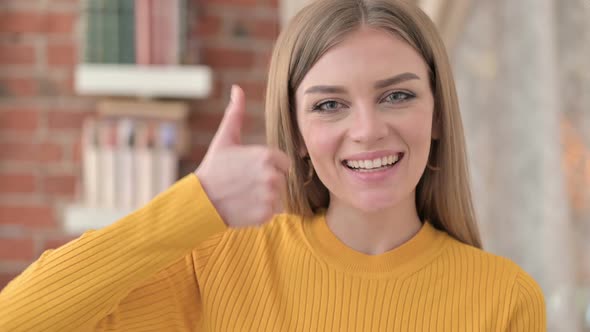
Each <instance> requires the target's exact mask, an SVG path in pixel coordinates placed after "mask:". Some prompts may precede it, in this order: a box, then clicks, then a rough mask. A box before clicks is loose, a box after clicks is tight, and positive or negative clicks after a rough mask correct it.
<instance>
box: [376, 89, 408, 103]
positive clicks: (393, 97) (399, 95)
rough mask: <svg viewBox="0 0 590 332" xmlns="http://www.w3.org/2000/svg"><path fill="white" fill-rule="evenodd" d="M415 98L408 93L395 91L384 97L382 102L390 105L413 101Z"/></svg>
mask: <svg viewBox="0 0 590 332" xmlns="http://www.w3.org/2000/svg"><path fill="white" fill-rule="evenodd" d="M415 97H416V96H415V95H414V94H412V93H409V92H404V91H395V92H393V93H390V94H389V95H387V97H385V98H384V99H383V100H384V101H385V102H388V103H391V104H397V103H403V102H406V101H409V100H411V99H414V98H415Z"/></svg>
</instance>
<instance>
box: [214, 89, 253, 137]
mask: <svg viewBox="0 0 590 332" xmlns="http://www.w3.org/2000/svg"><path fill="white" fill-rule="evenodd" d="M245 114H246V100H245V96H244V91H243V90H242V88H240V87H239V86H238V85H232V87H231V97H230V102H229V104H228V105H227V107H226V108H225V115H224V116H223V119H222V120H221V123H220V124H219V128H217V132H216V133H215V137H214V138H213V141H212V143H211V145H213V146H216V147H219V146H230V145H238V144H240V143H241V134H242V124H243V122H244V116H245Z"/></svg>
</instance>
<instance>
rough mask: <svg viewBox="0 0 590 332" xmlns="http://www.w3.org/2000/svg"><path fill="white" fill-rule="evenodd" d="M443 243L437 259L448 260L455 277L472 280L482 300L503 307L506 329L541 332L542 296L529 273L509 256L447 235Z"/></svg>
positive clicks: (543, 299) (543, 323)
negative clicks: (447, 237)
mask: <svg viewBox="0 0 590 332" xmlns="http://www.w3.org/2000/svg"><path fill="white" fill-rule="evenodd" d="M447 242H448V245H447V247H446V250H445V251H444V252H443V253H442V255H441V256H443V257H441V259H445V260H447V261H448V262H449V264H450V266H451V269H453V270H455V273H456V275H457V277H458V278H457V280H468V282H467V283H472V284H473V285H474V288H476V289H478V291H476V293H479V295H480V296H482V298H485V299H486V302H488V303H490V304H492V306H493V307H497V308H503V310H504V312H505V313H506V317H505V319H506V320H505V324H507V326H508V328H507V330H510V331H545V329H546V309H545V298H544V296H543V291H542V289H541V287H540V286H539V284H538V283H537V282H536V281H535V279H533V277H532V276H531V275H530V274H529V273H527V272H526V271H525V270H524V269H523V268H522V267H520V266H519V265H518V264H516V263H515V262H514V261H512V260H511V259H509V258H506V257H503V256H499V255H495V254H492V253H489V252H486V251H484V250H481V249H479V248H475V247H472V246H470V245H467V244H464V243H461V242H459V241H457V240H455V239H452V238H450V237H449V239H448V241H447ZM445 256H446V257H445ZM456 271H459V272H456ZM499 311H501V310H499Z"/></svg>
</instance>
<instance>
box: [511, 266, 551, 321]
mask: <svg viewBox="0 0 590 332" xmlns="http://www.w3.org/2000/svg"><path fill="white" fill-rule="evenodd" d="M510 302H511V315H510V321H509V322H508V329H507V331H522V332H537V331H539V332H544V331H547V317H546V307H545V298H544V296H543V292H542V290H541V287H540V286H539V285H538V284H537V282H535V280H534V279H533V278H532V277H531V276H529V275H528V274H527V273H525V272H524V271H522V270H521V271H519V272H518V274H517V276H516V280H515V284H514V289H513V290H512V296H511V299H510Z"/></svg>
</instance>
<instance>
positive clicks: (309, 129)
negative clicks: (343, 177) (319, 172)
mask: <svg viewBox="0 0 590 332" xmlns="http://www.w3.org/2000/svg"><path fill="white" fill-rule="evenodd" d="M301 131H302V135H303V140H304V142H305V146H306V147H307V152H308V153H309V154H310V156H311V157H312V160H315V161H317V162H318V163H324V162H326V161H327V160H329V159H334V156H335V154H336V151H337V149H338V144H339V135H338V130H337V129H336V128H334V127H333V126H328V125H326V124H324V123H321V122H314V121H309V122H308V123H306V124H305V126H304V127H303V128H302V130H301Z"/></svg>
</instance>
